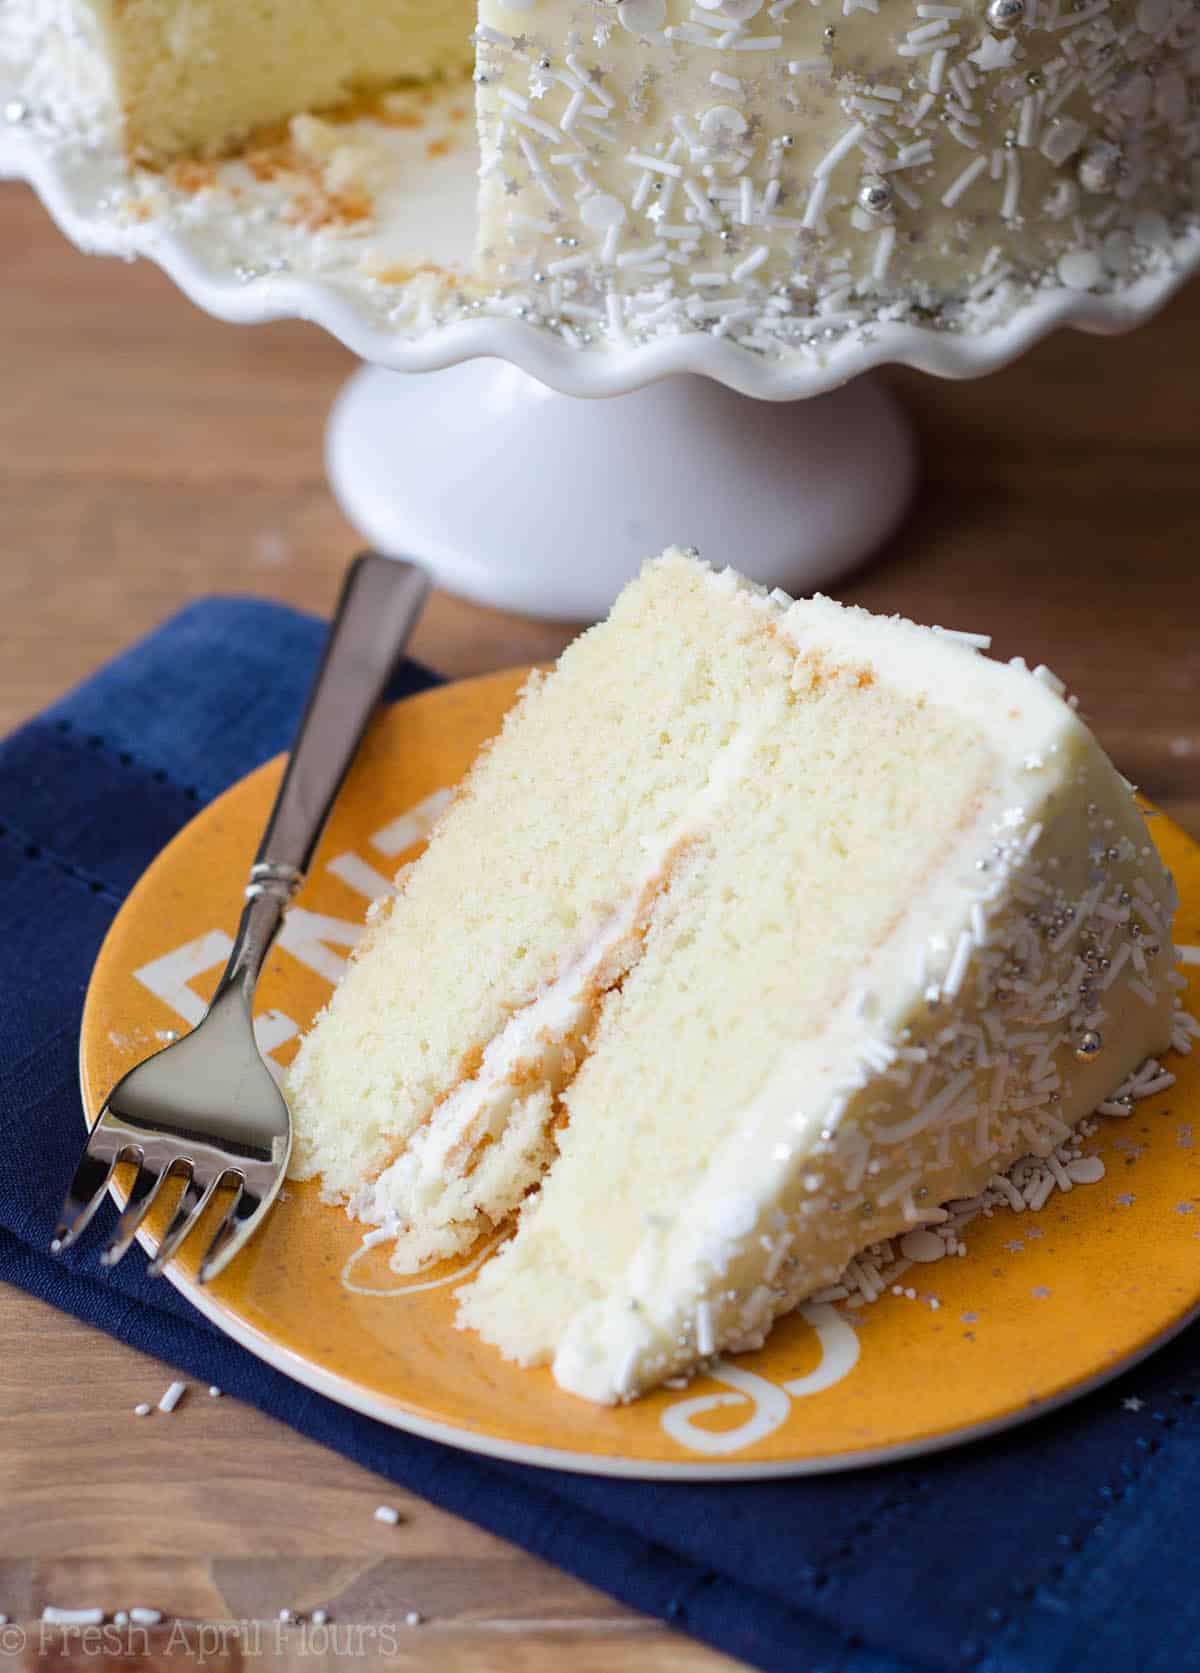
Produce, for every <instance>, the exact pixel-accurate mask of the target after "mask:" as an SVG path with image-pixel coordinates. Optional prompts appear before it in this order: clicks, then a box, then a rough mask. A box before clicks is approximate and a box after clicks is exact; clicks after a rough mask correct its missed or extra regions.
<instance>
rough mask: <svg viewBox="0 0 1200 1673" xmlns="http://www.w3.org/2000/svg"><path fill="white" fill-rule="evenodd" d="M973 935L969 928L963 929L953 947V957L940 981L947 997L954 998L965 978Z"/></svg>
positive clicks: (972, 944) (969, 960)
mask: <svg viewBox="0 0 1200 1673" xmlns="http://www.w3.org/2000/svg"><path fill="white" fill-rule="evenodd" d="M973 946H974V937H973V936H972V934H971V931H970V930H969V929H964V930H963V931H962V933H961V935H960V936H959V938H958V942H957V945H956V946H955V948H954V957H953V958H952V959H951V960H950V968H949V969H948V970H947V972H946V977H945V980H944V981H943V983H942V992H943V993H944V994H945V995H946V998H947V999H956V998H957V997H958V994H959V992H960V990H961V988H962V985H963V982H964V981H965V980H966V975H967V966H968V965H969V964H970V962H971V949H972V947H973Z"/></svg>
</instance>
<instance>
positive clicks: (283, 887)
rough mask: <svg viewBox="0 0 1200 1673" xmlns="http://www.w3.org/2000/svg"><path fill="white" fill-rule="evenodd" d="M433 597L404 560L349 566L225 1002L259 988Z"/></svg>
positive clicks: (253, 887)
mask: <svg viewBox="0 0 1200 1673" xmlns="http://www.w3.org/2000/svg"><path fill="white" fill-rule="evenodd" d="M428 591H429V577H428V575H426V573H425V571H424V570H423V569H420V568H418V566H417V565H416V564H414V563H409V562H407V561H405V560H404V559H400V558H385V557H382V556H380V554H379V553H377V552H364V553H363V554H362V555H361V556H360V557H357V558H355V560H354V562H353V563H352V564H351V565H350V568H349V571H348V572H347V575H346V579H345V581H344V583H343V585H342V591H341V596H340V597H339V599H338V603H337V609H336V611H335V612H334V617H333V625H332V627H331V628H330V631H329V637H328V639H327V640H326V643H325V651H324V655H323V656H322V658H321V665H320V667H319V668H318V670H317V675H316V679H315V680H314V682H313V686H312V690H311V691H310V692H309V697H308V703H307V705H306V707H305V710H304V715H303V717H302V719H301V721H300V727H299V730H298V732H297V733H296V741H295V743H294V744H293V745H292V752H291V755H290V757H289V758H288V764H287V768H286V770H285V772H284V775H283V782H282V784H281V785H280V786H279V794H278V795H277V796H276V798H275V805H274V807H273V808H272V809H271V816H270V818H269V819H268V820H267V828H266V830H265V832H264V833H263V839H262V842H261V843H260V844H259V849H258V854H257V856H256V858H255V861H254V865H253V866H252V867H251V871H250V881H249V883H248V885H247V888H246V906H245V910H244V911H243V913H242V919H241V923H240V924H239V925H238V933H237V937H236V939H235V942H234V947H233V951H232V952H231V954H230V957H229V964H228V966H227V968H226V971H225V975H224V976H223V977H222V979H221V984H220V988H219V989H218V997H219V996H220V994H222V993H224V991H225V990H226V989H227V988H230V987H232V986H235V985H236V986H239V987H241V988H242V989H243V990H244V991H247V992H248V991H252V990H253V987H254V984H255V983H256V982H257V980H258V974H259V971H260V970H261V968H262V963H263V960H264V959H265V957H266V955H267V952H268V950H269V948H270V946H271V942H272V941H273V940H274V938H275V935H276V933H277V931H278V929H279V925H280V923H281V922H282V921H283V914H284V911H285V909H286V907H287V904H288V902H289V901H290V900H291V898H292V896H293V895H294V894H295V892H296V890H297V889H298V888H299V887H300V885H301V883H303V881H304V874H305V872H306V871H307V869H308V864H309V861H310V860H311V859H312V856H313V851H314V849H315V848H316V846H317V842H318V840H319V839H320V835H321V832H322V830H323V829H324V827H325V821H326V820H327V819H328V817H329V813H330V810H331V809H332V807H333V804H334V801H335V800H336V798H337V794H338V791H339V790H340V789H341V787H342V783H343V781H344V780H345V777H346V774H347V773H348V772H349V770H350V764H351V762H352V761H353V760H354V757H355V756H356V755H357V753H358V749H359V745H360V744H361V743H362V740H363V735H364V733H365V732H366V730H367V727H368V726H369V724H370V721H371V717H372V715H373V714H374V712H375V709H376V708H377V706H378V704H379V701H380V699H381V697H382V696H383V693H384V689H385V688H386V686H387V682H388V680H389V678H390V677H391V674H392V671H393V669H394V668H395V666H396V663H397V661H398V660H399V657H400V653H401V652H402V651H403V649H404V647H405V645H406V644H407V642H408V638H409V635H410V634H411V632H412V630H413V627H414V625H415V623H416V620H417V617H418V616H419V615H420V612H421V606H422V605H423V604H424V602H425V596H426V594H427V592H428ZM214 1003H215V1000H214Z"/></svg>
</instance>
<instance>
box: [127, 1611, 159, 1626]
mask: <svg viewBox="0 0 1200 1673" xmlns="http://www.w3.org/2000/svg"><path fill="white" fill-rule="evenodd" d="M162 1618H163V1617H162V1610H161V1609H140V1608H139V1609H131V1610H130V1611H129V1619H130V1620H131V1621H132V1622H133V1624H134V1626H139V1627H156V1626H157V1625H158V1623H159V1622H160V1621H161V1620H162Z"/></svg>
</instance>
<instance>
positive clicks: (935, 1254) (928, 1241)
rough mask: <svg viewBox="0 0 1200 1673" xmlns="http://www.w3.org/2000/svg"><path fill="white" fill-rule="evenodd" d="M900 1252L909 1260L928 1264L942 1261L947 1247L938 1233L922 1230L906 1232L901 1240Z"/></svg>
mask: <svg viewBox="0 0 1200 1673" xmlns="http://www.w3.org/2000/svg"><path fill="white" fill-rule="evenodd" d="M900 1252H901V1253H902V1254H903V1255H904V1257H905V1258H906V1259H907V1260H910V1261H922V1262H926V1263H928V1262H929V1261H940V1260H941V1259H942V1257H943V1256H944V1255H945V1253H946V1245H945V1242H944V1241H943V1239H942V1238H940V1237H939V1236H938V1235H937V1233H936V1232H931V1231H926V1230H924V1228H921V1229H920V1230H918V1231H913V1232H905V1234H904V1236H903V1237H902V1238H901V1239H900Z"/></svg>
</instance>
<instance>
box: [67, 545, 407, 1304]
mask: <svg viewBox="0 0 1200 1673" xmlns="http://www.w3.org/2000/svg"><path fill="white" fill-rule="evenodd" d="M428 587H429V580H428V577H427V576H426V575H425V573H424V571H422V570H420V569H418V568H417V566H416V565H415V564H411V563H405V562H402V561H400V560H398V559H394V558H384V557H380V556H379V555H378V554H376V553H373V552H368V553H365V554H364V555H363V556H361V557H358V558H356V559H355V560H354V562H353V563H352V564H351V566H350V569H349V571H348V573H347V575H346V580H345V582H344V584H343V587H342V593H341V597H340V598H339V600H338V606H337V611H336V614H335V616H334V620H333V626H332V628H331V630H330V634H329V638H328V641H327V643H326V646H325V654H324V656H323V657H322V659H321V666H320V668H319V669H318V671H317V677H316V681H315V682H314V685H313V688H312V691H311V693H310V695H309V699H308V705H307V707H306V709H305V711H304V717H303V719H302V720H301V722H300V729H299V731H298V733H297V734H296V742H295V744H294V745H293V748H292V754H291V758H290V760H289V761H288V765H287V771H286V772H285V773H284V777H283V783H282V784H281V785H280V787H279V794H278V796H277V797H276V800H275V806H274V807H273V808H272V810H271V817H270V818H269V820H268V821H267V828H266V831H265V833H264V835H263V839H262V843H261V844H260V846H259V850H258V856H257V858H256V860H255V862H254V865H253V866H252V867H251V870H250V881H249V883H248V885H247V887H246V904H245V907H244V909H243V911H242V917H241V922H240V923H239V925H238V931H237V937H236V939H235V941H234V946H233V951H232V952H231V953H230V955H229V963H228V964H227V965H226V967H225V973H224V975H223V976H222V977H221V980H220V983H219V984H218V987H217V991H216V993H215V995H214V996H213V1000H212V1003H211V1004H210V1005H209V1007H208V1010H207V1012H206V1013H205V1015H204V1017H203V1018H202V1019H201V1021H200V1022H199V1024H198V1025H197V1026H196V1027H195V1028H194V1029H193V1030H192V1032H191V1033H190V1034H188V1035H186V1036H185V1037H184V1038H183V1039H182V1040H178V1041H176V1042H175V1043H174V1044H173V1045H170V1046H167V1047H166V1049H165V1050H163V1051H160V1052H156V1053H155V1055H154V1056H153V1057H150V1058H148V1059H147V1060H146V1061H145V1062H144V1063H140V1064H139V1065H138V1066H137V1068H136V1069H131V1070H130V1071H129V1073H128V1074H127V1075H124V1076H123V1077H122V1078H121V1080H119V1081H118V1082H117V1084H116V1086H115V1087H114V1088H113V1090H112V1091H111V1092H110V1093H109V1095H108V1098H107V1100H106V1101H105V1104H104V1107H103V1109H102V1110H101V1111H100V1114H99V1116H98V1117H97V1120H96V1124H95V1126H94V1127H93V1128H92V1131H91V1133H90V1135H89V1137H88V1141H87V1144H86V1145H85V1147H84V1151H83V1156H82V1158H81V1160H80V1163H79V1166H78V1168H77V1169H76V1171H75V1177H74V1179H73V1180H72V1181H71V1186H70V1189H69V1191H68V1192H67V1197H66V1201H65V1202H64V1203H63V1206H62V1212H61V1214H60V1216H59V1224H58V1227H57V1229H56V1231H55V1234H54V1238H53V1241H52V1243H51V1245H50V1246H51V1249H52V1250H53V1251H54V1252H55V1253H56V1254H57V1253H59V1252H60V1251H61V1250H63V1249H67V1248H69V1247H70V1246H71V1244H72V1243H74V1242H75V1241H76V1239H77V1238H78V1237H79V1236H80V1234H81V1233H82V1232H83V1230H84V1228H85V1226H86V1225H87V1224H88V1221H89V1220H90V1219H91V1218H92V1216H93V1214H95V1212H96V1210H97V1208H98V1207H99V1206H100V1203H101V1202H102V1200H103V1198H104V1194H105V1191H106V1190H107V1188H108V1185H109V1182H110V1180H111V1179H112V1176H113V1170H114V1169H115V1168H116V1166H117V1164H118V1162H123V1161H129V1162H136V1163H137V1165H138V1167H137V1177H136V1179H135V1181H134V1185H133V1189H132V1191H131V1193H130V1196H129V1201H128V1204H127V1206H126V1208H125V1211H124V1212H123V1214H122V1215H121V1217H120V1220H119V1221H118V1223H117V1228H116V1231H115V1232H114V1233H113V1236H112V1238H111V1239H110V1241H109V1243H108V1245H107V1247H106V1248H105V1249H104V1251H103V1253H102V1255H101V1257H100V1258H101V1260H102V1261H104V1262H105V1264H107V1265H109V1266H112V1265H115V1263H116V1262H117V1261H119V1260H120V1259H121V1257H122V1255H124V1254H125V1252H126V1251H127V1250H128V1249H129V1247H130V1245H131V1244H132V1242H133V1240H134V1238H135V1237H136V1235H137V1232H138V1229H139V1228H140V1226H141V1225H142V1222H143V1220H144V1219H145V1217H146V1215H147V1213H148V1212H149V1210H150V1207H151V1205H152V1203H153V1202H154V1201H155V1199H156V1198H157V1197H158V1196H159V1194H160V1192H161V1191H162V1189H163V1187H164V1185H165V1183H166V1181H167V1180H168V1179H169V1178H171V1177H173V1176H182V1178H183V1181H184V1186H183V1193H182V1195H181V1197H180V1199H179V1202H178V1205H177V1206H176V1209H175V1212H174V1213H173V1214H172V1216H171V1221H170V1224H169V1225H168V1227H167V1230H166V1232H165V1233H164V1235H163V1239H162V1242H161V1243H160V1244H159V1246H158V1249H157V1251H156V1252H155V1255H154V1257H153V1259H152V1260H151V1261H150V1263H149V1267H148V1271H149V1272H150V1274H151V1275H152V1276H153V1277H158V1276H159V1275H160V1274H161V1272H162V1270H163V1268H164V1267H165V1266H166V1264H167V1262H168V1261H169V1260H170V1259H171V1258H172V1257H173V1256H174V1255H175V1254H176V1253H177V1251H178V1250H179V1248H180V1247H181V1245H182V1244H183V1241H184V1239H185V1238H186V1237H187V1236H188V1234H189V1233H190V1232H191V1231H192V1230H193V1228H194V1227H195V1226H196V1224H197V1223H198V1221H199V1219H200V1217H201V1215H202V1214H203V1213H204V1211H205V1209H206V1208H207V1207H208V1205H209V1203H210V1202H211V1200H212V1198H213V1195H214V1193H215V1192H216V1190H217V1187H218V1186H219V1185H220V1184H221V1183H222V1182H223V1181H225V1182H229V1183H232V1185H233V1187H234V1194H233V1198H232V1200H231V1201H230V1202H229V1204H228V1205H227V1207H226V1209H225V1212H224V1214H223V1216H222V1217H221V1220H220V1223H219V1225H218V1226H217V1229H216V1231H215V1232H214V1233H213V1236H212V1238H211V1240H210V1242H209V1244H208V1248H207V1251H206V1253H205V1255H204V1258H203V1260H202V1261H201V1263H200V1267H199V1279H200V1282H201V1283H206V1282H207V1281H208V1280H209V1279H210V1278H214V1277H215V1276H216V1275H217V1273H218V1272H220V1271H222V1270H223V1269H224V1268H225V1267H226V1266H227V1265H228V1264H229V1262H230V1261H231V1260H232V1259H233V1257H234V1256H235V1255H236V1254H237V1253H238V1251H239V1250H240V1249H242V1248H243V1247H244V1246H245V1244H246V1243H247V1242H248V1241H249V1240H250V1238H251V1237H253V1235H254V1233H255V1232H256V1231H257V1229H258V1227H259V1226H260V1225H261V1224H262V1222H263V1220H264V1218H265V1217H266V1214H267V1212H268V1210H269V1209H270V1207H271V1204H272V1203H273V1202H274V1200H275V1197H276V1195H277V1193H278V1191H279V1187H280V1185H281V1184H282V1183H283V1179H284V1175H285V1173H286V1172H287V1165H288V1158H289V1156H290V1155H291V1149H292V1121H291V1114H290V1112H289V1110H288V1106H287V1103H286V1101H285V1099H284V1096H283V1094H282V1092H281V1091H280V1090H279V1088H278V1086H277V1085H276V1084H275V1080H274V1077H273V1076H272V1074H271V1072H270V1070H269V1069H268V1068H267V1065H266V1064H265V1063H264V1061H263V1059H262V1057H261V1055H260V1053H259V1050H258V1045H257V1043H256V1041H255V1038H254V1029H253V1024H252V1021H251V1007H252V1002H253V999H254V990H255V987H256V986H257V983H258V978H259V973H260V972H261V970H262V967H263V961H264V959H265V958H266V955H267V952H268V950H269V949H270V946H271V943H272V941H273V940H274V939H275V935H276V933H277V931H278V929H279V926H280V924H281V923H282V922H283V916H284V913H285V911H286V909H287V907H288V904H289V903H290V901H291V899H292V896H293V895H294V894H295V892H296V890H297V889H298V888H299V887H300V885H301V883H302V882H303V881H304V873H305V870H306V868H307V866H308V863H309V861H310V860H311V859H312V855H313V850H314V849H315V848H316V845H317V840H318V838H319V837H320V834H321V831H322V828H323V827H324V824H325V821H326V819H327V818H328V816H329V811H330V809H331V808H332V806H333V803H334V799H335V797H336V796H337V793H338V791H339V789H340V788H341V785H342V781H343V780H344V778H345V776H346V773H347V772H348V770H349V768H350V763H351V762H352V761H353V759H354V757H355V755H356V754H357V752H358V746H359V744H360V743H361V742H362V738H363V734H364V733H365V732H366V729H367V726H368V724H369V722H370V720H371V716H372V714H373V713H374V710H375V707H376V705H377V704H378V702H379V699H380V698H381V697H382V695H383V691H384V687H385V686H386V684H387V681H388V678H389V676H390V674H391V672H392V670H393V668H394V667H395V665H396V661H397V659H398V658H399V655H400V653H401V651H402V650H403V649H404V646H405V644H406V642H407V640H408V637H409V634H410V633H411V631H412V628H413V625H414V623H415V622H416V619H417V617H418V615H419V614H420V611H421V606H422V604H423V603H424V600H425V595H426V592H427V591H428Z"/></svg>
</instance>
